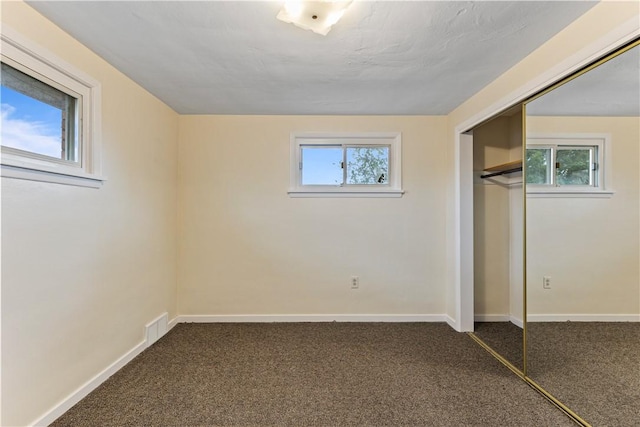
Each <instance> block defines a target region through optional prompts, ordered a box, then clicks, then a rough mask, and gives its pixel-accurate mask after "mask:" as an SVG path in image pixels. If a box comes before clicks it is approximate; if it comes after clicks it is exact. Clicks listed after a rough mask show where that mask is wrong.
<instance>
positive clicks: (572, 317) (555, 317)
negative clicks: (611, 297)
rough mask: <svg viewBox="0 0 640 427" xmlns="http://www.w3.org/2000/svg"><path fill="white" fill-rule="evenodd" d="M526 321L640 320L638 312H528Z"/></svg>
mask: <svg viewBox="0 0 640 427" xmlns="http://www.w3.org/2000/svg"><path fill="white" fill-rule="evenodd" d="M527 322H532V323H533V322H640V315H638V314H528V315H527Z"/></svg>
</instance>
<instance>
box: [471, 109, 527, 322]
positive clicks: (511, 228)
mask: <svg viewBox="0 0 640 427" xmlns="http://www.w3.org/2000/svg"><path fill="white" fill-rule="evenodd" d="M521 123H522V115H521V114H520V113H515V114H513V115H511V116H502V117H498V118H496V119H493V120H491V121H489V122H487V123H485V124H483V125H482V126H479V127H477V128H475V129H474V130H473V149H474V159H473V160H474V161H473V170H474V176H475V181H474V193H473V197H474V310H475V314H476V316H486V315H490V316H491V315H498V316H511V317H514V318H515V319H517V320H521V319H522V292H521V291H520V289H521V287H522V249H521V248H522V239H521V237H520V236H521V235H522V185H521V182H522V175H521V174H520V173H513V174H508V175H503V176H499V177H495V178H491V179H486V180H483V179H480V178H479V176H480V175H482V174H483V170H484V169H485V168H487V167H491V166H496V165H499V164H503V163H507V162H510V161H513V160H518V159H519V158H520V156H519V153H521V146H522V125H521Z"/></svg>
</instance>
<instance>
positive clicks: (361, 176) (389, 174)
mask: <svg viewBox="0 0 640 427" xmlns="http://www.w3.org/2000/svg"><path fill="white" fill-rule="evenodd" d="M400 169H401V137H400V134H399V133H393V134H387V133H385V134H381V133H377V134H292V136H291V188H290V190H289V194H290V195H291V196H292V197H323V196H324V197H332V196H342V197H400V196H401V195H402V186H401V176H402V175H401V170H400Z"/></svg>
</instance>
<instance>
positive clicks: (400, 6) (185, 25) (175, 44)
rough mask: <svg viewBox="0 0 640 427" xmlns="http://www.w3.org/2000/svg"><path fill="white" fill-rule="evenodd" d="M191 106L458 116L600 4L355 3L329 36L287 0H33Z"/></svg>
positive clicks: (137, 77) (208, 110) (147, 84)
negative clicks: (297, 16) (285, 18)
mask: <svg viewBox="0 0 640 427" xmlns="http://www.w3.org/2000/svg"><path fill="white" fill-rule="evenodd" d="M29 4H30V5H31V6H33V7H34V8H35V9H36V10H38V11H39V12H40V13H42V14H43V15H44V16H46V17H47V18H49V19H50V20H52V21H53V22H54V23H56V24H57V25H59V26H60V27H61V28H63V29H64V30H65V31H67V32H68V33H70V34H71V35H72V36H73V37H75V38H76V39H78V40H79V41H80V42H82V43H83V44H85V45H86V46H88V47H89V48H90V49H92V50H93V51H95V52H96V53H97V54H98V55H100V56H102V57H103V58H104V59H105V60H107V61H108V62H109V63H111V64H113V65H114V66H115V67H116V68H118V69H119V70H120V71H122V72H123V73H124V74H126V75H128V76H129V77H130V78H132V79H133V80H134V81H136V82H137V83H138V84H140V85H141V86H143V87H144V88H146V89H147V90H148V91H149V92H151V93H153V94H154V95H156V96H157V97H158V98H160V99H161V100H163V101H164V102H165V103H167V104H168V105H169V106H171V107H172V108H173V109H174V110H175V111H177V112H179V113H182V114H385V115H414V114H426V115H437V114H447V113H449V112H450V111H451V110H453V109H454V108H455V107H457V106H458V105H460V104H461V103H462V102H463V101H465V100H466V99H468V98H469V97H471V96H472V95H473V94H475V93H476V92H477V91H479V90H480V89H482V88H483V87H484V86H486V85H487V84H488V83H490V82H491V81H493V80H494V79H495V78H497V77H498V76H499V75H500V74H502V73H503V72H505V71H506V70H508V69H509V68H510V67H512V66H513V65H515V64H516V63H517V62H518V61H520V60H521V59H522V58H524V57H525V56H527V55H528V54H529V53H530V52H532V51H533V50H534V49H535V48H537V47H538V46H540V45H541V44H543V43H544V42H545V41H546V40H548V39H549V38H551V37H552V36H553V35H555V34H556V33H557V32H558V31H560V30H561V29H562V28H564V27H565V26H567V25H568V24H569V23H571V22H572V21H574V20H575V19H576V18H578V17H579V16H580V15H582V14H583V13H584V12H586V11H587V10H588V9H589V8H591V7H592V6H593V5H594V4H595V2H586V1H497V2H490V1H481V2H448V1H435V2H424V1H418V2H368V1H358V0H356V1H354V3H353V4H352V5H351V7H350V8H349V10H348V11H347V13H346V14H345V15H344V17H343V19H342V20H341V21H340V22H339V23H338V24H336V25H335V26H334V27H333V29H332V30H331V32H330V33H329V34H328V35H327V36H320V35H317V34H314V33H311V32H310V31H304V30H301V29H299V28H296V27H295V26H293V25H291V24H286V23H283V22H281V21H278V20H276V18H275V16H276V15H277V13H278V10H279V9H280V7H281V4H282V2H244V1H243V2H240V1H225V2H205V1H198V2H176V1H153V2H144V1H134V2H128V1H105V2H93V1H92V2H89V1H79V2H74V1H60V2H58V1H46V2H37V1H30V2H29Z"/></svg>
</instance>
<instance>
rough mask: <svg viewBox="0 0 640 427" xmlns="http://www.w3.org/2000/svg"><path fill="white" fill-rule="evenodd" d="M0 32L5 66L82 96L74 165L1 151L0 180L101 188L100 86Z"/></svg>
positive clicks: (21, 39) (43, 51) (24, 41)
mask: <svg viewBox="0 0 640 427" xmlns="http://www.w3.org/2000/svg"><path fill="white" fill-rule="evenodd" d="M1 31H2V33H1V34H0V39H1V48H0V51H1V52H2V58H3V60H7V63H9V65H12V64H11V63H12V62H13V63H15V64H19V65H21V66H22V67H26V68H27V69H29V70H32V71H33V72H34V73H37V74H40V75H42V76H45V77H46V78H48V79H50V80H52V81H54V82H56V83H57V84H59V85H63V86H66V87H68V88H69V89H70V90H71V91H74V92H77V93H79V94H80V95H81V96H82V123H79V125H80V132H79V134H80V138H79V139H80V141H81V142H80V144H81V147H80V159H79V162H78V164H70V163H68V162H61V161H59V160H57V159H51V160H47V159H46V158H43V157H42V156H38V155H31V154H30V153H21V152H20V150H14V149H11V148H9V147H2V160H1V162H0V167H1V169H0V176H2V177H7V178H16V179H26V180H32V181H42V182H51V183H58V184H68V185H76V186H82V187H92V188H99V187H101V186H102V184H103V182H104V181H105V180H106V178H105V177H104V176H102V175H101V174H102V163H101V160H102V159H101V140H100V138H101V134H102V129H101V104H102V88H101V85H100V83H99V82H98V81H97V80H95V79H94V78H92V77H91V76H89V75H87V74H86V73H84V72H82V71H80V70H78V69H77V68H75V67H74V66H72V65H71V64H69V63H67V62H66V61H64V60H62V59H61V58H59V57H58V56H56V55H55V54H53V53H51V52H50V51H49V50H47V49H45V48H43V47H42V46H40V45H38V44H36V43H34V42H33V41H31V40H29V39H28V38H26V37H25V36H23V35H22V34H20V33H18V32H17V31H15V30H14V29H12V28H10V27H8V26H6V25H4V24H3V25H2V29H1ZM36 78H37V77H36Z"/></svg>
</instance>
